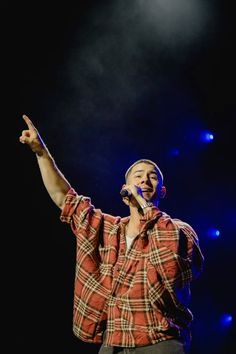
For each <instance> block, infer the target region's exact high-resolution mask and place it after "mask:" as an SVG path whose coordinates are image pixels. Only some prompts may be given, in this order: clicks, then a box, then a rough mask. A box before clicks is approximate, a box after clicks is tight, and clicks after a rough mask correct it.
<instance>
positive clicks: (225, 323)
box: [220, 313, 233, 327]
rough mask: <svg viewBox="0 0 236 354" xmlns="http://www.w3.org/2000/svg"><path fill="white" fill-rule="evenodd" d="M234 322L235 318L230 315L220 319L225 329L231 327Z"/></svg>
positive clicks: (224, 315) (226, 314)
mask: <svg viewBox="0 0 236 354" xmlns="http://www.w3.org/2000/svg"><path fill="white" fill-rule="evenodd" d="M232 321H233V316H232V315H230V314H228V313H225V314H223V315H222V316H221V318H220V323H221V325H222V326H223V327H228V326H230V325H231V323H232Z"/></svg>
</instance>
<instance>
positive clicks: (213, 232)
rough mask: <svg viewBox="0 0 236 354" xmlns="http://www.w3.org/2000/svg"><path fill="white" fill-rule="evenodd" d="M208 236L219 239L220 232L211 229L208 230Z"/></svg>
mask: <svg viewBox="0 0 236 354" xmlns="http://www.w3.org/2000/svg"><path fill="white" fill-rule="evenodd" d="M207 236H208V237H210V238H218V237H219V236H220V230H218V229H215V228H210V229H208V230H207Z"/></svg>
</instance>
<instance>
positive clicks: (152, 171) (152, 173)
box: [127, 162, 160, 201]
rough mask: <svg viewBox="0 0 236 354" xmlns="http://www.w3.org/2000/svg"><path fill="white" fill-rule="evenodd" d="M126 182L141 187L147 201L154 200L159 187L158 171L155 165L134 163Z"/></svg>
mask: <svg viewBox="0 0 236 354" xmlns="http://www.w3.org/2000/svg"><path fill="white" fill-rule="evenodd" d="M127 184H134V185H136V186H138V187H140V188H141V190H142V194H143V197H144V198H145V199H146V200H148V201H151V200H152V201H156V199H157V190H158V189H159V187H160V186H159V181H158V173H157V169H156V167H155V166H153V165H151V164H149V163H146V162H140V163H138V164H137V165H135V166H134V167H133V168H132V170H131V171H130V174H129V175H128V178H127Z"/></svg>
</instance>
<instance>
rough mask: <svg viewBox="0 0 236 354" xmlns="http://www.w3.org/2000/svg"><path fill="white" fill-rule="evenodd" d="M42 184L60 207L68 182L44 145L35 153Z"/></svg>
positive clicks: (67, 188)
mask: <svg viewBox="0 0 236 354" xmlns="http://www.w3.org/2000/svg"><path fill="white" fill-rule="evenodd" d="M36 157H37V161H38V165H39V169H40V173H41V176H42V180H43V183H44V186H45V188H46V190H47V192H48V194H49V195H50V197H51V198H52V200H53V202H54V203H55V204H56V205H57V206H58V207H59V208H60V209H62V207H63V204H64V200H65V196H66V194H67V192H68V190H69V189H70V187H71V186H70V184H69V182H68V181H67V180H66V178H65V177H64V175H63V174H62V173H61V171H60V170H59V169H58V167H57V165H56V163H55V161H54V159H53V157H52V156H51V154H50V153H49V151H48V149H47V148H46V147H45V148H44V149H43V150H42V151H41V152H40V154H36Z"/></svg>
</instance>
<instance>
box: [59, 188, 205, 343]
mask: <svg viewBox="0 0 236 354" xmlns="http://www.w3.org/2000/svg"><path fill="white" fill-rule="evenodd" d="M60 219H61V221H63V222H67V223H68V224H70V226H71V228H72V231H73V233H74V234H75V236H76V245H77V246H76V274H75V287H74V307H73V332H74V334H75V335H76V336H78V337H79V338H80V339H81V340H83V341H85V342H90V343H101V342H102V341H104V343H105V345H109V346H122V347H135V346H144V345H149V344H154V343H157V342H159V341H162V340H166V339H170V338H181V339H183V340H184V341H188V340H189V336H190V333H189V326H190V323H191V321H192V319H193V316H192V313H191V311H190V310H189V309H188V307H187V306H188V301H189V293H190V282H191V281H192V279H193V278H196V277H197V276H198V274H199V273H200V272H201V270H202V264H203V256H202V253H201V250H200V248H199V245H198V237H197V235H196V233H195V232H194V230H193V229H192V227H191V226H189V225H188V224H187V223H184V222H182V221H180V220H178V219H171V218H170V217H169V216H168V215H167V214H166V213H164V212H161V211H160V210H159V209H158V208H156V207H152V210H151V211H150V212H149V213H147V214H146V215H145V216H143V218H142V219H141V222H140V233H139V235H138V236H137V237H136V238H135V239H134V241H133V244H132V246H131V248H130V249H129V250H128V251H127V252H126V240H125V225H126V224H127V223H128V221H129V217H125V218H121V217H119V216H117V217H114V216H111V215H109V214H104V213H102V211H101V210H100V209H96V208H95V207H94V206H93V205H92V204H91V200H90V198H88V197H84V196H79V195H78V194H77V193H76V192H75V190H74V189H71V190H70V191H69V192H68V194H67V197H66V202H65V206H64V208H63V210H62V212H61V216H60ZM104 324H105V325H106V332H105V333H106V334H105V336H104V335H103V334H104V333H103V332H104Z"/></svg>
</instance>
